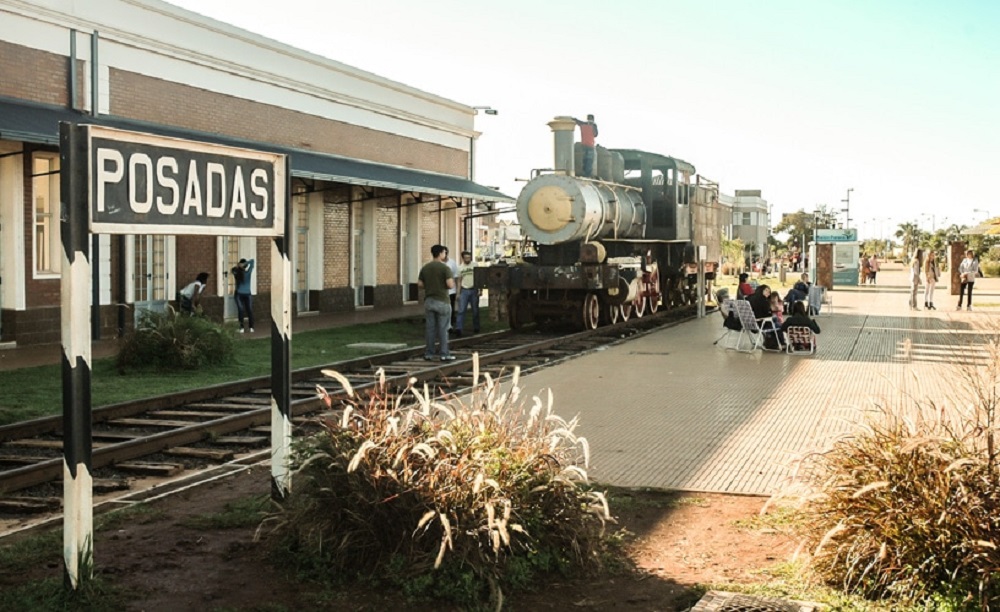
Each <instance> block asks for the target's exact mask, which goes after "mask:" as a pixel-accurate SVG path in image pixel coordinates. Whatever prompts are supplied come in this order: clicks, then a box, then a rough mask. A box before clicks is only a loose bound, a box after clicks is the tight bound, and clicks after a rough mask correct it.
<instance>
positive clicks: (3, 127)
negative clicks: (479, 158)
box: [0, 98, 514, 202]
mask: <svg viewBox="0 0 1000 612" xmlns="http://www.w3.org/2000/svg"><path fill="white" fill-rule="evenodd" d="M61 121H70V122H74V123H79V124H86V123H92V124H95V125H104V126H108V127H114V128H119V129H122V130H131V131H135V132H147V133H151V134H157V135H159V136H170V137H173V138H184V139H187V140H197V141H202V142H212V143H216V144H221V145H226V146H232V147H243V148H245V149H256V150H259V151H272V152H275V153H284V154H286V155H288V156H289V165H290V166H291V169H292V176H294V177H299V178H311V179H317V180H323V181H330V182H334V183H346V184H349V185H364V186H367V187H384V188H386V189H396V190H398V191H410V192H415V193H429V194H434V195H439V196H443V197H450V198H468V199H471V200H477V201H479V202H513V201H514V198H511V197H510V196H507V195H505V194H503V193H500V192H499V191H497V190H495V189H491V188H489V187H485V186H483V185H480V184H478V183H475V182H473V181H470V180H468V179H466V178H463V177H460V176H453V175H450V174H438V173H435V172H426V171H423V170H413V169H411V168H403V167H400V166H390V165H388V164H378V163H375V162H369V161H363V160H359V159H351V158H347V157H341V156H339V155H331V154H327V153H317V152H315V151H305V150H302V149H295V148H292V147H283V146H279V145H275V144H271V143H265V142H255V141H252V140H243V139H239V138H231V137H228V136H222V135H219V134H209V133H205V132H197V131H194V130H187V129H184V128H179V127H173V126H166V125H160V124H155V123H148V122H145V121H135V120H130V119H121V118H116V117H111V116H108V115H101V116H99V117H94V116H92V115H89V114H85V113H81V112H79V111H74V110H70V109H68V108H63V107H58V106H47V105H42V104H35V103H30V102H25V101H23V100H13V99H10V98H0V138H3V139H5V140H14V141H20V142H30V143H37V144H46V145H56V146H58V145H59V122H61Z"/></svg>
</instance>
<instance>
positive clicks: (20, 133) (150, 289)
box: [0, 0, 513, 345]
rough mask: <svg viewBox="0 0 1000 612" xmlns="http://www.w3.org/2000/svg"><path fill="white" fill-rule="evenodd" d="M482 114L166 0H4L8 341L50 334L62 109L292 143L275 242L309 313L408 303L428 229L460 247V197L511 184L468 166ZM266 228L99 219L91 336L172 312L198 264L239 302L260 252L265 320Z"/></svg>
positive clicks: (209, 294)
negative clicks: (235, 232) (163, 228)
mask: <svg viewBox="0 0 1000 612" xmlns="http://www.w3.org/2000/svg"><path fill="white" fill-rule="evenodd" d="M338 27H352V28H360V27H374V28H376V29H377V24H376V23H371V24H365V23H350V24H340V26H338ZM376 39H377V35H374V37H373V41H374V40H376ZM474 115H475V109H474V108H472V107H469V106H467V105H465V104H461V103H458V102H455V101H452V100H449V99H446V98H443V97H441V96H438V95H435V94H433V93H430V92H425V91H422V90H419V89H416V88H414V87H410V86H407V85H405V84H402V83H398V82H395V81H392V80H389V79H387V78H384V77H381V76H378V75H375V74H372V73H369V72H365V71H363V70H360V69H357V68H354V67H351V66H348V65H345V64H342V63H340V62H337V61H335V60H332V59H327V58H323V57H320V56H317V55H315V54H312V53H309V52H307V51H303V50H300V49H296V48H294V47H292V46H290V45H286V44H283V43H279V42H277V41H274V40H270V39H268V38H266V37H263V36H260V35H258V34H254V33H252V32H248V31H246V30H242V29H239V28H237V27H234V26H231V25H229V24H226V23H223V22H220V21H216V20H213V19H210V18H207V17H203V16H201V15H198V14H197V13H193V12H190V11H186V10H184V9H181V8H178V7H175V6H172V5H169V4H166V3H165V2H161V1H159V0H102V1H101V2H77V1H75V0H33V1H23V0H18V1H15V2H11V1H0V278H2V281H3V282H2V284H0V344H3V345H13V344H19V345H20V344H23V345H27V344H40V343H46V342H56V341H58V340H59V339H60V334H61V327H60V304H61V301H62V295H61V285H60V276H61V273H62V265H61V262H62V245H61V241H60V223H59V219H60V210H61V201H60V197H59V194H60V191H59V190H60V175H59V173H60V163H61V160H60V153H61V152H60V151H59V122H60V121H69V122H75V123H88V124H96V125H100V126H106V127H114V128H120V129H125V130H129V131H139V132H148V133H152V134H156V135H158V136H165V137H176V138H183V139H188V140H197V141H209V142H214V143H217V144H222V145H230V146H239V147H244V148H249V149H257V150H264V151H275V152H279V153H285V154H287V155H288V156H289V174H290V179H291V180H290V189H291V202H290V204H291V210H290V217H291V219H290V224H291V229H290V234H291V235H290V237H289V244H287V245H285V247H286V248H287V249H288V252H289V253H290V254H291V258H292V266H291V273H292V279H291V283H292V289H293V293H294V301H293V308H294V313H293V316H304V315H307V314H315V313H324V312H348V311H352V310H356V309H361V308H393V307H398V306H400V305H402V304H404V303H407V302H412V301H415V300H416V299H417V298H418V290H417V274H418V272H419V270H420V266H421V264H422V263H423V262H424V261H426V260H427V259H428V258H429V257H430V247H431V245H433V244H436V243H441V244H445V245H448V246H449V247H451V249H452V253H455V254H457V253H458V251H459V250H460V249H462V248H465V247H466V246H467V245H465V244H463V242H464V241H463V235H462V231H461V229H462V223H463V219H464V218H465V217H467V216H468V211H469V210H471V209H472V208H473V207H472V206H470V204H472V203H473V202H479V203H485V202H512V201H513V200H512V199H511V198H509V197H507V196H505V195H504V194H502V193H499V192H497V191H496V190H495V189H491V188H488V187H484V186H482V185H477V184H476V183H474V182H473V181H472V180H471V174H472V168H473V164H472V159H471V156H472V153H473V143H474V140H475V138H476V136H477V132H476V131H475V129H474V125H473V120H474ZM208 185H211V183H210V182H209V183H208ZM197 189H198V197H199V198H200V197H201V195H200V192H201V187H200V186H197ZM206 189H207V187H206ZM206 193H207V192H206ZM206 197H207V196H206ZM234 197H235V196H234ZM271 243H272V240H271V239H269V238H268V239H265V238H258V237H255V236H220V237H216V236H206V235H185V234H181V235H170V236H165V235H158V234H135V235H127V236H126V235H114V236H112V235H108V234H104V235H99V236H96V238H95V240H94V242H93V243H92V244H93V245H94V247H95V248H94V252H93V254H92V256H93V261H94V289H93V306H94V307H95V309H96V318H97V322H98V332H99V333H98V335H100V334H101V333H103V334H104V336H105V337H112V336H113V335H115V334H117V333H120V332H122V331H125V330H126V329H127V328H128V327H130V326H131V325H132V324H133V321H134V318H135V317H137V316H139V313H141V312H142V311H144V310H152V311H158V310H163V309H165V308H166V307H167V305H168V304H169V303H170V302H171V301H173V300H174V299H175V294H176V291H177V290H178V289H180V288H182V287H183V286H184V285H185V284H186V283H188V282H189V281H190V280H192V279H193V278H194V277H195V275H197V274H198V273H199V272H202V271H205V272H209V273H210V275H211V277H210V280H209V285H208V289H207V290H206V295H205V298H204V299H203V300H202V307H203V308H204V311H205V314H206V316H209V317H211V318H213V319H215V320H218V321H222V320H227V319H233V318H235V316H236V308H235V304H234V301H233V299H232V298H231V297H228V296H230V295H231V293H232V282H231V279H230V278H229V276H228V275H229V271H230V270H231V269H232V267H233V266H234V265H236V262H237V261H239V260H240V259H241V258H247V259H251V258H253V259H256V260H257V268H256V270H257V272H256V273H255V274H254V275H253V280H252V283H253V285H254V287H253V291H254V293H255V295H256V296H257V297H256V299H257V300H258V302H257V303H258V306H257V311H258V313H259V315H260V318H262V319H264V318H266V317H268V316H269V313H270V296H271V269H272V268H271V261H270V260H271V253H272V244H271ZM258 327H264V328H266V324H258Z"/></svg>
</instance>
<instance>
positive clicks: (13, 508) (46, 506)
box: [0, 496, 62, 514]
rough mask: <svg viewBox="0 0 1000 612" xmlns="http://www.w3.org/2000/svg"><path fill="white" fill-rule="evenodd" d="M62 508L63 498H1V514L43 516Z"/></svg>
mask: <svg viewBox="0 0 1000 612" xmlns="http://www.w3.org/2000/svg"><path fill="white" fill-rule="evenodd" d="M60 508H62V498H61V497H30V496H18V497H4V498H0V514H42V513H44V512H54V511H58V510H59V509H60Z"/></svg>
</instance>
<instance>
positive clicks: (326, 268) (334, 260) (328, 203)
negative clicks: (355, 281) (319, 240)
mask: <svg viewBox="0 0 1000 612" xmlns="http://www.w3.org/2000/svg"><path fill="white" fill-rule="evenodd" d="M356 189H357V188H352V187H350V186H349V185H333V186H331V189H330V190H329V191H327V192H325V193H324V196H323V253H324V257H323V260H324V261H323V288H324V289H325V288H329V287H347V286H348V284H349V283H350V278H351V273H350V266H351V259H350V252H351V250H350V249H351V214H350V213H351V205H350V200H351V196H352V195H353V192H354V191H355V190H356Z"/></svg>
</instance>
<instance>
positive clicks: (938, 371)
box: [522, 266, 1000, 495]
mask: <svg viewBox="0 0 1000 612" xmlns="http://www.w3.org/2000/svg"><path fill="white" fill-rule="evenodd" d="M879 281H880V283H879V284H878V285H877V286H874V287H851V288H838V289H837V290H836V291H834V292H833V313H832V314H826V313H824V314H823V315H821V316H820V317H818V318H817V322H818V323H819V325H820V327H821V329H822V334H821V335H820V336H819V347H820V348H819V351H818V353H817V354H816V355H814V356H795V355H786V354H784V353H761V352H759V351H758V352H757V353H755V354H745V353H737V352H735V351H731V350H725V349H724V348H723V343H721V342H720V343H719V345H717V346H713V345H712V343H713V342H714V341H715V340H716V338H718V337H719V336H720V335H721V334H722V333H723V331H724V330H723V328H722V319H721V317H720V316H719V315H718V314H716V313H710V316H707V317H706V318H704V319H701V320H698V321H695V322H691V323H685V324H682V325H679V326H677V327H674V328H671V329H667V330H663V331H659V332H656V333H653V334H650V335H648V336H645V337H643V338H640V339H637V340H634V341H630V342H628V343H626V344H622V345H619V346H615V347H611V348H608V349H605V350H603V351H598V352H595V353H592V354H590V355H585V356H583V357H580V358H578V359H575V360H573V361H571V362H568V363H565V364H562V365H559V366H557V367H554V368H550V369H547V370H544V371H541V372H538V373H536V374H532V375H529V376H526V377H524V378H523V379H522V386H523V387H524V392H525V393H527V394H528V395H533V394H535V393H538V392H539V390H541V389H545V388H551V389H552V391H553V395H554V398H555V411H556V412H557V413H558V414H560V415H561V416H563V417H567V418H569V417H572V416H573V415H575V414H579V416H580V425H579V427H578V429H577V433H578V434H580V435H583V436H585V437H586V438H587V439H588V441H589V443H590V449H591V470H590V474H591V476H592V477H593V478H594V479H596V480H598V481H600V482H605V483H609V484H613V485H620V486H629V487H657V488H668V489H682V490H693V491H713V492H724V493H742V494H761V495H769V494H772V493H774V492H776V491H777V490H779V489H780V488H781V487H782V486H783V484H784V483H786V482H787V479H788V477H789V476H790V474H791V470H792V469H793V467H794V465H793V464H794V461H795V459H797V458H798V457H801V456H803V455H804V454H806V453H809V452H812V451H816V450H820V449H822V448H823V447H824V446H826V445H827V444H829V442H830V441H831V440H832V439H833V438H835V437H836V436H839V435H841V434H844V433H845V432H849V431H850V430H851V428H852V427H854V426H855V423H857V422H859V421H860V420H861V419H863V418H864V411H865V410H868V409H871V408H873V407H874V406H875V405H882V406H893V405H899V404H900V403H901V402H902V401H904V399H905V398H906V397H907V396H908V395H909V396H912V397H915V398H921V399H932V400H935V401H949V400H952V398H951V397H950V396H951V395H952V392H953V389H954V388H955V387H956V386H957V385H958V383H957V381H959V380H960V379H959V378H958V374H957V373H956V372H955V371H954V370H953V368H954V367H955V365H954V364H956V363H957V362H965V363H977V360H978V363H982V359H983V356H982V354H981V351H978V350H976V349H975V348H974V347H972V348H970V345H969V343H975V342H976V340H977V338H976V334H975V332H976V331H977V330H982V329H984V328H985V326H989V325H990V324H991V323H992V324H994V325H996V324H997V323H998V317H997V315H998V314H1000V279H980V280H979V282H977V283H976V296H975V300H976V304H977V310H975V311H973V312H966V311H964V310H963V311H962V312H955V310H954V308H955V305H956V304H957V301H958V299H957V296H955V297H953V296H950V295H948V294H947V288H941V287H939V288H938V291H937V297H936V300H935V301H936V304H937V306H938V308H939V309H940V310H937V311H923V310H921V311H919V312H912V311H910V310H909V307H908V298H909V288H908V287H907V286H906V285H905V283H906V282H907V279H906V276H905V275H904V273H903V272H902V270H901V269H900V268H899V267H898V266H897V267H896V269H892V268H890V269H889V270H887V271H884V272H883V273H881V274H879ZM922 300H923V297H922V294H921V303H922ZM992 329H993V332H994V333H996V332H997V331H998V329H1000V328H997V327H993V328H992ZM951 403H953V402H951Z"/></svg>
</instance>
